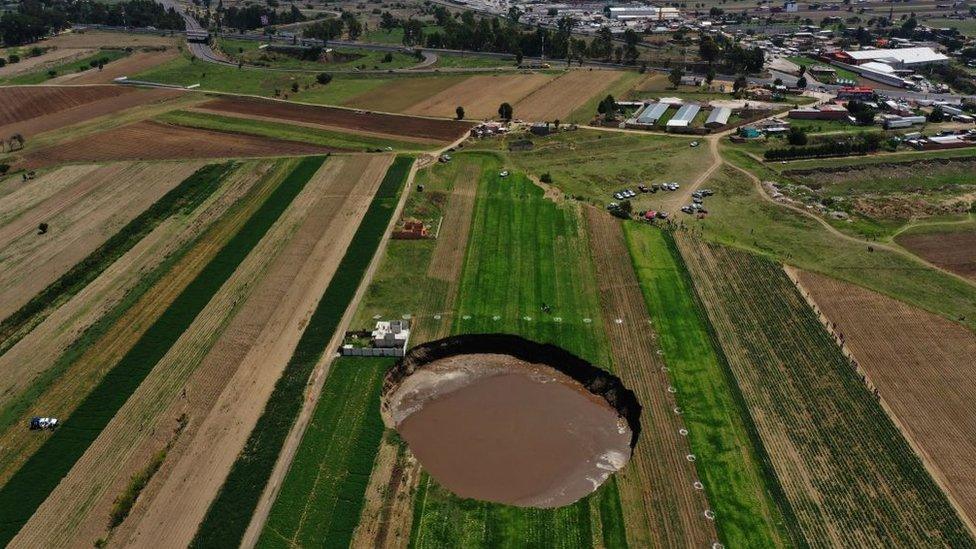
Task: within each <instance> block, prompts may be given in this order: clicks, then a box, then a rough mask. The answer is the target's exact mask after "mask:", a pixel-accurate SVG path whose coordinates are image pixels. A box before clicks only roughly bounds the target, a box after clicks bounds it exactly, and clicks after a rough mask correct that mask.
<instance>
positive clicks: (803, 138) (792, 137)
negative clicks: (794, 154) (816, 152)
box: [786, 126, 807, 146]
mask: <svg viewBox="0 0 976 549" xmlns="http://www.w3.org/2000/svg"><path fill="white" fill-rule="evenodd" d="M786 140H787V141H788V142H789V144H790V145H796V146H803V145H806V144H807V132H806V131H804V130H803V129H802V128H797V127H796V126H793V127H791V128H790V131H789V133H787V134H786Z"/></svg>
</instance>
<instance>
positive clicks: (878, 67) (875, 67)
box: [861, 61, 895, 74]
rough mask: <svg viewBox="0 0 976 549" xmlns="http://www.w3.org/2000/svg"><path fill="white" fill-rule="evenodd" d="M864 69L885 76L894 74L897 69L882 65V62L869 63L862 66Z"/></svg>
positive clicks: (885, 64)
mask: <svg viewBox="0 0 976 549" xmlns="http://www.w3.org/2000/svg"><path fill="white" fill-rule="evenodd" d="M861 68H862V69H867V70H871V71H874V72H881V73H884V74H894V73H895V69H894V67H892V66H891V65H889V64H887V63H881V62H880V61H868V62H867V63H865V64H863V65H861Z"/></svg>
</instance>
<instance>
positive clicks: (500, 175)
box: [498, 170, 508, 177]
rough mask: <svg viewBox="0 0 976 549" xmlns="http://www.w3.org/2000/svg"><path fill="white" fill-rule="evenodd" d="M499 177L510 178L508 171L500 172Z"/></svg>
mask: <svg viewBox="0 0 976 549" xmlns="http://www.w3.org/2000/svg"><path fill="white" fill-rule="evenodd" d="M498 177H508V170H502V171H500V172H498Z"/></svg>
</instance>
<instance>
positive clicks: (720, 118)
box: [705, 107, 732, 125]
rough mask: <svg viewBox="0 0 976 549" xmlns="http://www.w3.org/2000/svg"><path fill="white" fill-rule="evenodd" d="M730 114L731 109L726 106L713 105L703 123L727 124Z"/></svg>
mask: <svg viewBox="0 0 976 549" xmlns="http://www.w3.org/2000/svg"><path fill="white" fill-rule="evenodd" d="M730 116H732V109H730V108H728V107H715V108H714V109H712V112H711V113H709V115H708V120H705V125H708V124H723V125H724V124H728V122H729V117H730Z"/></svg>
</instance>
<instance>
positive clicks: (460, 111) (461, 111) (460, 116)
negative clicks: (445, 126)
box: [454, 106, 464, 120]
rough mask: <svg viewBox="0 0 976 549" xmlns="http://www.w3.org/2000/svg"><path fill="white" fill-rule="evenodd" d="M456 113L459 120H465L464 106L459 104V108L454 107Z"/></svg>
mask: <svg viewBox="0 0 976 549" xmlns="http://www.w3.org/2000/svg"><path fill="white" fill-rule="evenodd" d="M454 114H456V115H457V119H458V120H464V107H461V106H459V107H458V108H456V109H454Z"/></svg>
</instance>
